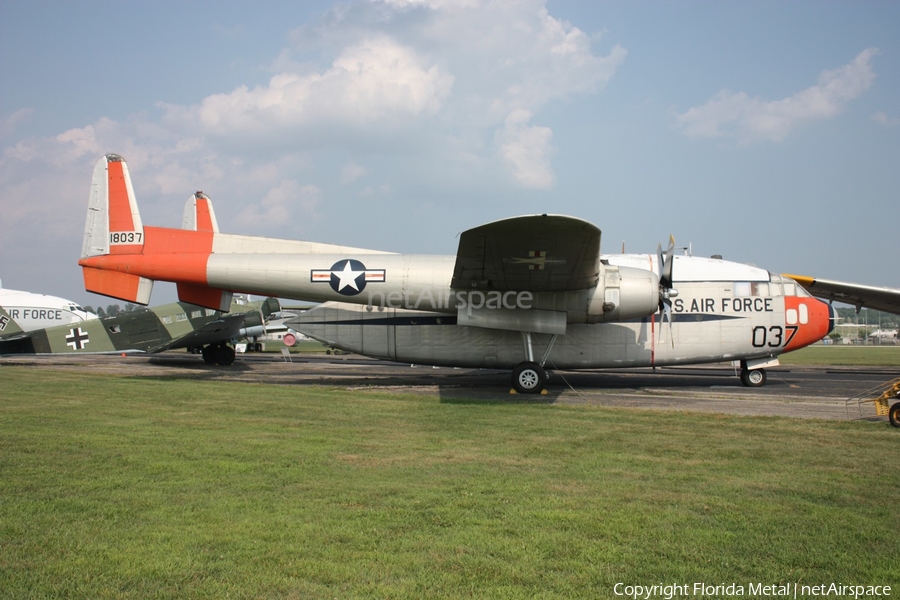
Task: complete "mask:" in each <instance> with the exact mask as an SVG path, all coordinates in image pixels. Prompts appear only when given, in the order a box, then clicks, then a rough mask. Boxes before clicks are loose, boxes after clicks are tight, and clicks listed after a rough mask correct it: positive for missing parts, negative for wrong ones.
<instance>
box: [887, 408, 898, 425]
mask: <svg viewBox="0 0 900 600" xmlns="http://www.w3.org/2000/svg"><path fill="white" fill-rule="evenodd" d="M888 418H889V419H890V420H891V425H893V426H894V427H900V402H894V404H893V405H891V410H890V411H889V412H888Z"/></svg>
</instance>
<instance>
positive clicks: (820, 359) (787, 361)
mask: <svg viewBox="0 0 900 600" xmlns="http://www.w3.org/2000/svg"><path fill="white" fill-rule="evenodd" d="M778 359H779V360H780V361H781V364H783V365H852V366H860V365H863V366H871V367H898V368H900V346H844V345H829V346H824V345H815V346H807V347H806V348H802V349H800V350H797V351H796V352H788V353H787V354H782V355H781V356H779V357H778Z"/></svg>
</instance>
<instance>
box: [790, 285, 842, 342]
mask: <svg viewBox="0 0 900 600" xmlns="http://www.w3.org/2000/svg"><path fill="white" fill-rule="evenodd" d="M784 300H785V311H784V314H785V325H786V326H787V328H788V330H791V329H793V330H794V331H795V332H796V333H795V334H794V335H793V336H792V337H791V338H790V341H789V342H788V343H787V345H786V346H785V348H784V350H785V352H789V351H791V350H797V349H799V348H803V347H804V346H809V345H810V344H813V343H815V342H818V341H819V340H821V339H822V338H823V337H825V336H826V335H828V334H829V333H831V331H832V330H833V329H834V321H835V318H836V314H835V311H834V307H833V306H831V305H830V304H828V303H826V302H822V301H821V300H817V299H816V298H811V297H808V296H803V297H801V296H789V297H786V298H785V299H784Z"/></svg>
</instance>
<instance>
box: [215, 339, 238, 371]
mask: <svg viewBox="0 0 900 600" xmlns="http://www.w3.org/2000/svg"><path fill="white" fill-rule="evenodd" d="M215 356H216V362H217V363H218V364H220V365H222V366H223V367H227V366H229V365H233V364H234V357H235V354H234V348H232V347H231V346H229V345H228V344H221V345H220V346H218V347H217V348H216V350H215Z"/></svg>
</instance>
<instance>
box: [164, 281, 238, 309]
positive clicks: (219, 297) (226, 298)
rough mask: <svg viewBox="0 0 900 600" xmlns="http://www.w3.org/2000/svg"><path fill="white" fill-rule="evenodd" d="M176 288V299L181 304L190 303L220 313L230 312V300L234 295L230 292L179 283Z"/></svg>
mask: <svg viewBox="0 0 900 600" xmlns="http://www.w3.org/2000/svg"><path fill="white" fill-rule="evenodd" d="M176 287H177V288H178V299H179V300H181V301H182V302H190V303H191V304H196V305H198V306H202V307H204V308H212V309H214V310H218V311H221V312H228V311H229V310H231V300H232V297H233V295H234V294H232V293H231V292H226V291H225V290H219V289H216V288H211V287H206V286H203V285H190V284H187V283H179V284H177V286H176Z"/></svg>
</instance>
